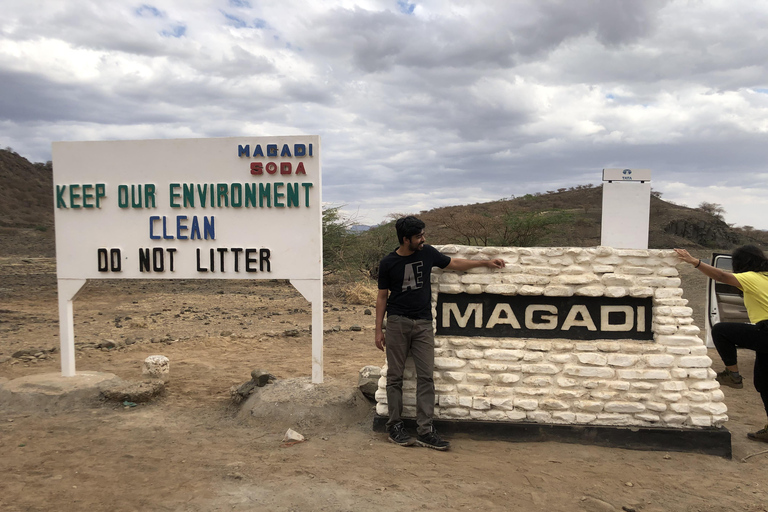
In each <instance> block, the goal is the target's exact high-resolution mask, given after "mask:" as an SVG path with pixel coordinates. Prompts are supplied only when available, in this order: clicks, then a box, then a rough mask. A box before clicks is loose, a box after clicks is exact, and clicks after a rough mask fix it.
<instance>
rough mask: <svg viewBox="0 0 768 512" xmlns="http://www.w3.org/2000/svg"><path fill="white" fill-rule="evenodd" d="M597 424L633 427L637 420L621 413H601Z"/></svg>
mask: <svg viewBox="0 0 768 512" xmlns="http://www.w3.org/2000/svg"><path fill="white" fill-rule="evenodd" d="M597 422H599V423H600V424H601V425H617V426H621V425H632V424H634V423H635V420H634V418H633V417H632V416H630V415H629V414H619V413H600V414H598V415H597Z"/></svg>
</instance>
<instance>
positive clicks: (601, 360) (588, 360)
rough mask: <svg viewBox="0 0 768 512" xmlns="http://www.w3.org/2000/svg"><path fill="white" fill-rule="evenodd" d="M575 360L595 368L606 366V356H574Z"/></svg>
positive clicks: (587, 354) (590, 354)
mask: <svg viewBox="0 0 768 512" xmlns="http://www.w3.org/2000/svg"><path fill="white" fill-rule="evenodd" d="M576 358H577V359H578V360H579V362H580V363H581V364H591V365H596V366H605V365H606V364H608V358H607V357H606V356H604V355H602V354H595V353H592V352H584V353H581V354H576Z"/></svg>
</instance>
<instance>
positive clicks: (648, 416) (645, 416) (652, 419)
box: [635, 412, 661, 423]
mask: <svg viewBox="0 0 768 512" xmlns="http://www.w3.org/2000/svg"><path fill="white" fill-rule="evenodd" d="M635 418H637V419H639V420H642V421H647V422H648V423H658V422H660V421H661V417H660V416H659V415H658V414H652V413H649V412H644V413H641V414H635Z"/></svg>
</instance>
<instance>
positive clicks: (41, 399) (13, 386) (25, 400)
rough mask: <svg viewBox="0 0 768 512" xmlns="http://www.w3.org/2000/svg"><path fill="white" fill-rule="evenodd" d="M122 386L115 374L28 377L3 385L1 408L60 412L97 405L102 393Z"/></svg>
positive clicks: (97, 373) (81, 373) (0, 383)
mask: <svg viewBox="0 0 768 512" xmlns="http://www.w3.org/2000/svg"><path fill="white" fill-rule="evenodd" d="M115 382H119V378H118V377H117V376H116V375H114V374H112V373H102V372H77V374H76V375H75V376H74V377H62V376H61V374H60V373H44V374H39V375H28V376H26V377H20V378H18V379H13V380H10V381H7V382H4V383H2V382H0V404H2V405H3V408H4V409H7V410H11V409H26V410H29V409H32V410H36V411H45V412H60V411H65V410H69V409H74V408H81V407H87V406H91V405H94V404H96V403H98V400H99V398H100V396H101V392H102V390H103V389H105V388H107V387H110V386H112V385H114V384H115Z"/></svg>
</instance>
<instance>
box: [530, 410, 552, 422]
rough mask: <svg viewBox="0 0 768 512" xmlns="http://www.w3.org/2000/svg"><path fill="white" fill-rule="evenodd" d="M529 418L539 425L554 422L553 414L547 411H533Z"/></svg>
mask: <svg viewBox="0 0 768 512" xmlns="http://www.w3.org/2000/svg"><path fill="white" fill-rule="evenodd" d="M527 416H528V419H529V420H531V421H535V422H537V423H550V422H551V421H552V414H550V413H548V412H546V411H531V412H529V413H528V415H527Z"/></svg>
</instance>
